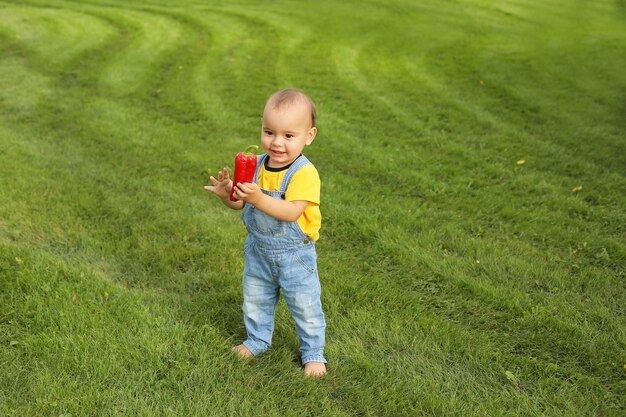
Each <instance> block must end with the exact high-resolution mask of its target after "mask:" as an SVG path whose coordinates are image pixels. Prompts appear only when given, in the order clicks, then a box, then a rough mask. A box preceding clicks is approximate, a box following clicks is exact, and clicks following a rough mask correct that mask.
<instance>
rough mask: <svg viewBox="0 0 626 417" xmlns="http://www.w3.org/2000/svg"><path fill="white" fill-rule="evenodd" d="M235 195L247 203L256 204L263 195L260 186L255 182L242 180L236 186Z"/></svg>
mask: <svg viewBox="0 0 626 417" xmlns="http://www.w3.org/2000/svg"><path fill="white" fill-rule="evenodd" d="M234 196H235V197H236V198H238V199H239V200H243V201H245V202H246V203H250V204H256V203H257V202H258V201H259V199H260V198H261V197H262V196H263V192H262V191H261V189H260V188H259V186H258V185H257V184H255V183H253V182H240V183H239V184H237V186H236V187H235V193H234Z"/></svg>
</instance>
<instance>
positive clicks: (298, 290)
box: [242, 154, 326, 364]
mask: <svg viewBox="0 0 626 417" xmlns="http://www.w3.org/2000/svg"><path fill="white" fill-rule="evenodd" d="M266 158H267V155H266V154H263V155H261V156H260V157H259V161H258V164H257V165H258V166H257V170H256V173H255V174H254V182H255V183H258V176H259V171H260V169H261V166H262V165H263V163H264V162H265V159H266ZM310 163H311V162H310V161H309V160H308V159H307V158H306V157H305V156H304V155H301V156H300V157H299V158H297V159H296V160H295V161H294V162H293V164H292V165H291V166H290V167H289V168H288V170H287V172H286V173H285V176H284V178H283V181H282V183H281V185H280V190H279V191H267V190H263V189H262V192H263V193H264V194H267V195H269V196H270V197H273V198H279V199H284V198H285V192H286V191H287V186H288V185H289V181H290V180H291V178H292V177H293V175H294V174H295V173H296V171H298V169H300V168H302V167H303V166H305V165H307V164H310ZM242 217H243V222H244V224H245V225H246V228H247V229H248V237H247V238H246V243H245V248H244V257H245V267H244V272H243V299H244V300H243V317H244V323H245V325H246V330H247V332H248V338H247V340H246V341H245V342H243V344H244V346H245V347H247V348H248V349H250V351H251V352H252V353H253V354H254V355H258V354H259V353H261V352H264V351H265V350H267V349H268V348H269V347H270V344H271V341H272V333H273V331H274V311H275V309H276V304H277V303H278V299H279V295H280V289H282V290H283V296H284V297H285V301H286V302H287V306H288V307H289V310H290V311H291V316H292V317H293V319H294V321H295V322H296V328H297V330H298V337H299V339H300V352H301V354H302V364H305V363H307V362H323V363H326V358H325V357H324V344H325V328H326V322H325V320H324V313H323V312H322V303H321V299H320V296H321V288H320V281H319V276H318V274H317V254H316V252H315V242H314V241H313V240H311V239H310V238H309V237H308V236H307V235H305V234H304V232H303V231H302V229H301V228H300V226H299V225H298V222H297V221H295V222H284V221H281V220H278V219H276V218H274V217H272V216H270V215H268V214H265V213H264V212H262V211H261V210H257V209H256V208H255V207H254V206H253V205H252V204H246V205H245V207H244V210H243V216H242Z"/></svg>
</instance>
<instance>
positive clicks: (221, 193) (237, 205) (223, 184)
mask: <svg viewBox="0 0 626 417" xmlns="http://www.w3.org/2000/svg"><path fill="white" fill-rule="evenodd" d="M210 180H211V184H213V185H205V186H204V189H205V190H209V191H211V192H212V193H213V194H215V195H216V196H217V197H219V199H220V200H222V203H224V205H225V206H227V207H230V208H231V209H234V210H241V209H242V208H243V206H244V204H245V202H244V201H242V200H238V201H230V189H231V188H232V187H233V181H232V180H231V179H230V177H229V176H228V168H224V169H223V170H221V171H220V172H219V173H218V174H217V179H215V177H214V176H211V178H210Z"/></svg>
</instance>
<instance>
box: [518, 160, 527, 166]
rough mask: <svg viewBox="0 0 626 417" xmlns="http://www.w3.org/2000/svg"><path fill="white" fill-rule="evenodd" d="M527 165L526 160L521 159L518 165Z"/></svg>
mask: <svg viewBox="0 0 626 417" xmlns="http://www.w3.org/2000/svg"><path fill="white" fill-rule="evenodd" d="M525 163H526V161H525V160H523V159H520V160H519V161H517V165H524V164H525Z"/></svg>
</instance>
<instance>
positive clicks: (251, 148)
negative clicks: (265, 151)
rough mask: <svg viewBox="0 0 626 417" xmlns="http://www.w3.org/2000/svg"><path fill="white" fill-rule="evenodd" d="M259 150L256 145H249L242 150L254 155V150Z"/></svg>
mask: <svg viewBox="0 0 626 417" xmlns="http://www.w3.org/2000/svg"><path fill="white" fill-rule="evenodd" d="M257 150H259V147H258V146H257V145H250V146H248V147H247V148H246V150H245V151H244V154H246V155H256V151H257Z"/></svg>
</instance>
